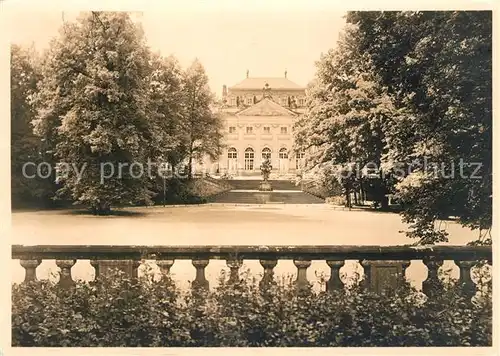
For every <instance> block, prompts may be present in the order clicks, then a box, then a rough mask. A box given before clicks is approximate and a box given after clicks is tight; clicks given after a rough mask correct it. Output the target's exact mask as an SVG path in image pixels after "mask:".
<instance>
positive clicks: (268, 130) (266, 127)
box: [264, 126, 271, 134]
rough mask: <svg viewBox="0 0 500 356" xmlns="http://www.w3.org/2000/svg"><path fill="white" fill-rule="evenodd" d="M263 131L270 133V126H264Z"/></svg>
mask: <svg viewBox="0 0 500 356" xmlns="http://www.w3.org/2000/svg"><path fill="white" fill-rule="evenodd" d="M264 133H265V134H270V133H271V128H270V127H269V126H265V127H264Z"/></svg>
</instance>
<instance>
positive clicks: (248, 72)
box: [247, 69, 250, 78]
mask: <svg viewBox="0 0 500 356" xmlns="http://www.w3.org/2000/svg"><path fill="white" fill-rule="evenodd" d="M249 74H250V71H249V70H248V69H247V78H248V75H249Z"/></svg>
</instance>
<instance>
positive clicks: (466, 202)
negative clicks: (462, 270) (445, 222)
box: [347, 11, 492, 243]
mask: <svg viewBox="0 0 500 356" xmlns="http://www.w3.org/2000/svg"><path fill="white" fill-rule="evenodd" d="M347 21H348V22H349V23H352V24H356V25H357V26H358V27H359V31H360V38H359V42H358V50H359V51H360V52H362V53H365V54H366V55H367V56H369V58H370V60H371V62H372V63H373V66H374V68H375V70H376V72H377V73H378V74H379V77H378V78H379V79H380V85H382V86H385V87H387V88H388V91H389V93H390V94H391V96H392V97H393V98H394V102H395V105H396V106H397V107H398V109H399V110H400V111H401V112H403V113H404V114H402V115H398V116H395V117H394V118H393V120H391V124H390V126H389V129H388V130H387V132H386V135H387V137H388V139H389V140H390V146H389V148H388V151H387V154H386V156H385V158H384V160H385V162H386V163H388V166H390V163H391V162H392V163H394V162H398V163H402V164H403V166H404V167H406V168H407V167H412V168H413V170H412V172H409V174H406V175H405V176H404V177H403V179H401V180H400V182H399V184H398V192H399V195H400V197H401V198H402V199H403V201H404V202H405V205H406V209H405V211H404V213H403V216H404V219H405V221H407V222H409V223H411V224H412V231H411V232H410V236H413V237H417V238H420V239H421V242H423V243H433V242H438V241H445V240H446V239H447V233H446V231H445V230H442V229H439V228H436V226H435V222H436V221H437V220H439V219H444V218H448V217H449V216H451V215H453V216H457V217H458V218H459V222H460V223H462V224H463V225H465V226H468V227H471V228H473V229H478V230H479V234H480V239H481V240H483V241H484V240H485V241H488V240H489V239H488V234H484V232H488V231H489V229H490V227H491V219H492V153H491V152H492V37H491V36H492V13H491V11H453V12H452V11H447V12H440V11H432V12H351V13H349V14H348V16H347ZM424 161H427V162H430V163H431V164H435V165H438V168H439V169H438V170H436V169H434V168H435V167H433V168H432V169H429V167H427V168H428V169H426V168H425V167H418V166H417V165H415V164H414V163H419V165H420V166H422V165H423V162H424ZM460 162H465V163H466V164H471V165H470V166H463V165H461V164H460ZM476 166H480V167H481V169H480V170H479V172H474V171H475V168H476ZM441 167H443V168H441ZM393 168H394V167H393ZM436 172H437V174H436ZM407 173H408V171H407ZM474 173H476V174H474ZM484 237H486V239H484Z"/></svg>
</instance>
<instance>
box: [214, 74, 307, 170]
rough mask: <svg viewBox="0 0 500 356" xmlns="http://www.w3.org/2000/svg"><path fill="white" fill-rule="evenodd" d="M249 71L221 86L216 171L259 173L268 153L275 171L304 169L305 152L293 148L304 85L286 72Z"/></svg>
mask: <svg viewBox="0 0 500 356" xmlns="http://www.w3.org/2000/svg"><path fill="white" fill-rule="evenodd" d="M284 74H285V75H284V76H283V77H277V78H256V77H250V76H249V73H248V72H247V77H246V78H245V79H244V80H243V81H241V82H240V83H238V84H236V85H234V86H231V87H226V86H224V87H223V93H222V98H223V107H222V109H221V115H222V118H223V120H224V130H225V142H224V143H225V148H224V151H223V154H222V155H221V157H220V158H219V161H218V162H213V163H209V162H205V164H207V163H208V164H210V166H211V169H210V171H212V173H219V174H229V175H232V176H251V175H260V165H261V163H262V162H263V160H264V159H266V158H269V159H270V161H271V164H272V168H273V171H272V174H273V175H274V176H288V175H291V174H295V173H296V172H297V171H298V170H300V167H301V165H302V164H303V155H304V154H303V153H302V152H294V150H293V132H292V130H293V126H294V123H295V122H296V120H297V119H298V118H299V116H300V115H301V114H302V113H303V112H304V108H305V88H304V87H301V86H299V85H297V84H295V83H294V82H292V81H290V80H289V79H288V78H287V73H286V72H285V73H284Z"/></svg>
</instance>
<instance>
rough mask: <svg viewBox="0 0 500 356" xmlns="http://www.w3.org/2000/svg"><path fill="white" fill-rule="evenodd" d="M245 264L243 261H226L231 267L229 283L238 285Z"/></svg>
mask: <svg viewBox="0 0 500 356" xmlns="http://www.w3.org/2000/svg"><path fill="white" fill-rule="evenodd" d="M242 264H243V261H242V260H238V259H231V260H226V265H227V266H228V267H229V270H230V272H229V283H237V282H238V281H239V279H240V276H239V269H240V267H241V265H242Z"/></svg>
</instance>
